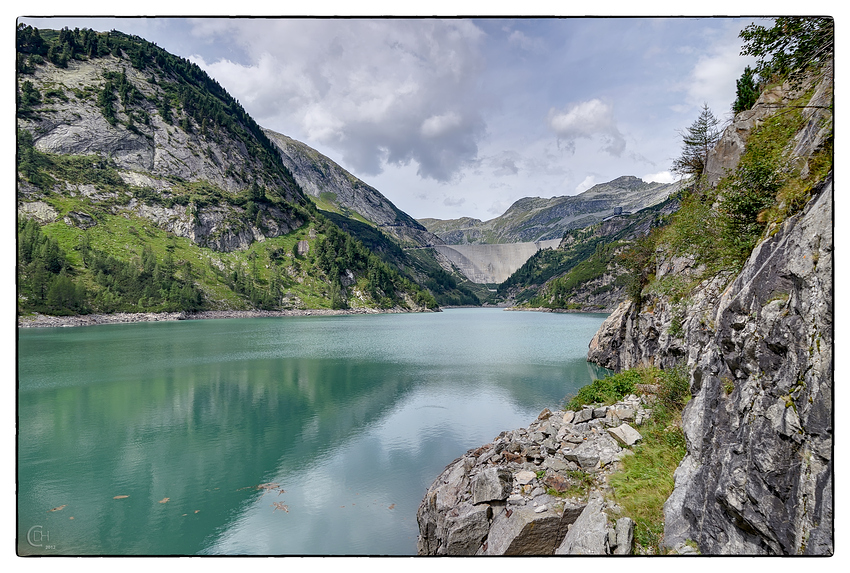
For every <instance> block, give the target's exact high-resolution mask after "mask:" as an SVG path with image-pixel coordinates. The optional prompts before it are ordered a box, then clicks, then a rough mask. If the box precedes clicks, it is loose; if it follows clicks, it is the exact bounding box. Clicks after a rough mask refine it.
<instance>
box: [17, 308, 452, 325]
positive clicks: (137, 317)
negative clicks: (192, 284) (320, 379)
mask: <svg viewBox="0 0 850 573" xmlns="http://www.w3.org/2000/svg"><path fill="white" fill-rule="evenodd" d="M412 312H440V311H439V310H436V311H429V310H424V311H411V310H401V309H394V308H391V309H386V310H383V309H375V308H356V309H343V310H332V309H329V308H314V309H293V310H203V311H200V312H116V313H112V314H81V315H74V316H52V315H48V314H40V313H35V314H34V315H27V316H18V318H17V323H18V328H57V327H77V326H96V325H99V324H131V323H137V322H174V321H178V320H214V319H227V318H281V317H289V316H296V317H297V316H347V315H358V314H407V313H412Z"/></svg>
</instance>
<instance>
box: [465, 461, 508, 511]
mask: <svg viewBox="0 0 850 573" xmlns="http://www.w3.org/2000/svg"><path fill="white" fill-rule="evenodd" d="M511 479H512V476H511V472H510V471H509V470H507V469H504V468H498V469H497V468H489V469H486V470H484V471H483V472H481V473H480V474H478V475H477V476H475V479H474V480H473V481H472V503H474V504H479V503H483V502H485V501H502V500H505V499H508V496H509V495H510V494H511Z"/></svg>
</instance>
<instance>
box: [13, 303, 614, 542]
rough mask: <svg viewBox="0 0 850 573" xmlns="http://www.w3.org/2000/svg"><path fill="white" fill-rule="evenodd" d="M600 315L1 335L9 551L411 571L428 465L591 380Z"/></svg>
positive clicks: (499, 314) (332, 320)
mask: <svg viewBox="0 0 850 573" xmlns="http://www.w3.org/2000/svg"><path fill="white" fill-rule="evenodd" d="M605 316H606V315H603V314H554V313H537V312H506V311H504V310H502V309H492V308H491V309H448V310H445V311H444V312H440V313H426V314H379V315H352V316H330V317H318V316H314V317H287V318H258V319H227V320H197V321H193V320H188V321H179V322H162V323H136V324H115V325H100V326H91V327H78V328H33V329H18V450H17V455H18V459H17V503H18V507H17V547H18V553H19V554H21V555H415V554H416V539H417V535H418V526H417V523H416V510H417V508H418V507H419V503H420V502H421V501H422V497H423V495H424V494H425V491H426V489H427V488H428V486H429V485H430V484H431V483H432V482H433V480H434V479H436V477H437V476H438V475H439V474H440V472H442V470H443V469H444V468H445V467H446V465H448V464H449V463H450V462H452V461H453V460H454V459H456V458H457V457H459V456H460V455H461V454H463V453H464V452H466V451H467V450H469V449H471V448H477V447H478V446H481V445H483V444H486V443H488V442H490V441H492V440H493V439H494V438H495V437H496V436H498V434H499V433H500V432H502V431H504V430H511V429H514V428H519V427H525V426H527V425H528V424H529V423H531V422H532V421H533V420H534V419H535V418H536V417H537V415H538V414H539V413H540V411H541V410H543V408H547V407H548V408H550V409H555V408H559V407H561V406H562V405H563V402H564V398H565V396H567V395H569V394H574V393H575V392H576V391H577V390H578V388H580V387H581V386H583V385H585V384H588V383H589V382H591V381H592V380H593V379H594V378H596V377H600V376H602V375H604V374H605V373H607V371H605V370H603V369H601V368H598V367H596V366H594V365H592V364H589V363H588V362H586V360H585V356H586V353H587V346H588V343H589V342H590V339H591V338H592V337H593V334H594V333H595V332H596V330H597V329H598V328H599V326H600V324H601V323H602V321H603V320H604V318H605Z"/></svg>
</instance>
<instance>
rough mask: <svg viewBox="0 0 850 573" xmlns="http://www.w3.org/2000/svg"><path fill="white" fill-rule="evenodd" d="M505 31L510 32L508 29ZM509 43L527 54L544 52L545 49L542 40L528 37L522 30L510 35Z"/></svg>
mask: <svg viewBox="0 0 850 573" xmlns="http://www.w3.org/2000/svg"><path fill="white" fill-rule="evenodd" d="M504 30H505V32H508V31H510V29H508V28H505V29H504ZM508 43H509V44H510V45H512V46H515V47H518V48H519V49H521V50H525V51H527V52H542V51H543V49H544V47H545V46H544V42H543V40H542V39H540V38H532V37H530V36H527V35H526V34H524V33H523V32H521V31H520V30H513V31H512V32H511V33H510V34H509V35H508Z"/></svg>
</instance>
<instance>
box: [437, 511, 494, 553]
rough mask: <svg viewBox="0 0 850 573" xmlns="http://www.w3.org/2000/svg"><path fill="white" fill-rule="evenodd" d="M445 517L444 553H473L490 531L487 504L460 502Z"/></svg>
mask: <svg viewBox="0 0 850 573" xmlns="http://www.w3.org/2000/svg"><path fill="white" fill-rule="evenodd" d="M456 510H457V514H456V515H452V513H450V514H449V515H448V516H447V517H446V530H447V532H448V535H447V542H446V555H475V553H476V552H477V551H478V549H479V548H480V547H481V542H482V541H483V540H484V538H485V537H487V533H488V532H489V531H490V514H491V513H492V509H491V508H490V506H489V505H472V504H470V503H464V504H461V505H460V506H458V507H457V508H456Z"/></svg>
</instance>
